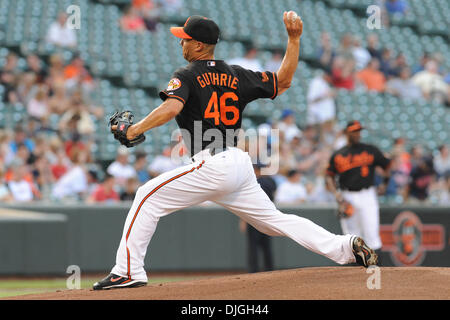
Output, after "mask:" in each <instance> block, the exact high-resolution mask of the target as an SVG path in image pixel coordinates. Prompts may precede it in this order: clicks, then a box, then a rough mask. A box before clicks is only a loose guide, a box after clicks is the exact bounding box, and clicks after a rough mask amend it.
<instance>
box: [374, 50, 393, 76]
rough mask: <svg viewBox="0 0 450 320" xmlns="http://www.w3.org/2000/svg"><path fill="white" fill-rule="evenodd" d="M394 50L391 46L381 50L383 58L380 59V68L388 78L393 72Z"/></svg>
mask: <svg viewBox="0 0 450 320" xmlns="http://www.w3.org/2000/svg"><path fill="white" fill-rule="evenodd" d="M391 54H392V51H391V49H389V48H384V49H383V50H382V51H381V59H380V60H378V62H379V65H378V69H379V70H380V71H381V72H382V73H383V74H384V77H385V78H388V77H389V75H390V74H391V73H392V70H393V66H394V61H393V59H392V56H391Z"/></svg>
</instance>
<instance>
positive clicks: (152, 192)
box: [125, 160, 205, 279]
mask: <svg viewBox="0 0 450 320" xmlns="http://www.w3.org/2000/svg"><path fill="white" fill-rule="evenodd" d="M204 163H205V160H203V161H202V162H201V163H200V165H198V166H196V167H193V168H192V169H190V170H188V171H185V172H182V173H180V174H178V175H176V176H175V177H172V178H170V179H169V180H166V181H164V182H163V183H161V184H160V185H158V186H157V187H156V188H154V189H153V190H152V191H150V192H149V193H148V194H147V195H146V196H145V197H144V199H142V201H141V202H140V203H139V206H138V208H137V209H136V213H135V214H134V216H133V220H131V223H130V226H129V227H128V232H127V235H126V237H125V247H126V249H127V275H128V278H130V279H131V272H130V271H131V267H130V260H131V259H130V249H128V246H127V245H126V243H127V241H128V238H129V237H130V233H131V229H132V228H133V225H134V222H135V221H136V218H137V216H138V214H139V211H140V210H141V207H142V205H143V204H144V202H145V201H146V200H147V199H148V198H149V197H150V196H151V195H152V194H154V193H155V192H156V191H158V190H159V189H161V188H162V187H163V186H165V185H166V184H168V183H169V182H171V181H174V180H176V179H178V178H180V177H182V176H184V175H186V174H188V173H191V172H193V171H194V170H195V169H200V168H201V167H202V165H203V164H204Z"/></svg>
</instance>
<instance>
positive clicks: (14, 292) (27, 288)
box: [0, 276, 202, 298]
mask: <svg viewBox="0 0 450 320" xmlns="http://www.w3.org/2000/svg"><path fill="white" fill-rule="evenodd" d="M198 278H202V277H199V276H185V277H159V278H149V280H148V283H149V284H150V283H165V282H174V281H183V280H192V279H198ZM66 280H67V279H66V278H53V279H0V298H6V297H13V296H19V295H24V294H36V293H44V292H51V291H56V290H67V285H66ZM98 280H99V278H98V277H96V278H94V277H82V278H81V283H80V284H81V289H91V288H92V284H94V282H96V281H98Z"/></svg>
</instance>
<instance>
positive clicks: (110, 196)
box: [87, 173, 120, 203]
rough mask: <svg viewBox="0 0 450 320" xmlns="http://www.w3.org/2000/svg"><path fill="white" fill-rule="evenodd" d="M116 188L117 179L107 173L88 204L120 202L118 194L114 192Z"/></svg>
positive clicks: (88, 200)
mask: <svg viewBox="0 0 450 320" xmlns="http://www.w3.org/2000/svg"><path fill="white" fill-rule="evenodd" d="M115 187H116V179H115V178H114V176H112V175H110V174H108V173H107V174H106V176H105V179H104V180H103V182H102V183H101V184H99V185H98V186H97V188H96V189H95V190H94V192H93V193H92V194H91V195H90V196H89V198H88V199H87V202H88V203H95V202H106V203H114V202H117V201H120V197H119V195H118V193H117V192H116V191H115V190H114V188H115Z"/></svg>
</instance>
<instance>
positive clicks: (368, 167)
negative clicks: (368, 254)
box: [326, 121, 390, 250]
mask: <svg viewBox="0 0 450 320" xmlns="http://www.w3.org/2000/svg"><path fill="white" fill-rule="evenodd" d="M362 129H363V127H362V126H361V124H360V123H359V122H358V121H350V122H349V123H348V124H347V126H346V128H345V134H346V136H347V145H346V146H344V147H343V148H341V149H339V150H337V151H336V152H334V153H333V155H332V156H331V158H330V162H329V166H328V169H327V178H326V180H327V187H328V189H329V190H330V191H331V192H332V193H333V194H334V195H335V197H336V200H337V201H338V203H341V202H342V201H347V202H348V203H350V205H351V206H352V207H353V208H352V209H353V210H350V211H349V212H348V214H346V215H344V216H342V217H341V219H340V222H341V227H342V231H343V233H344V234H346V233H351V234H355V235H358V236H361V237H363V238H364V239H365V241H366V242H367V245H368V246H370V247H371V248H372V249H374V250H379V249H380V248H381V246H382V243H381V238H380V213H379V206H378V199H377V191H376V188H375V187H374V182H375V167H377V166H379V167H381V168H383V169H384V170H385V174H386V175H387V171H388V167H389V164H390V160H389V159H388V158H386V157H385V156H384V155H383V153H382V152H381V151H380V150H379V149H378V148H377V147H375V146H372V145H369V144H364V143H361V142H360V140H361V130H362ZM387 179H388V178H387V177H386V178H385V182H386V181H387ZM336 183H337V184H336Z"/></svg>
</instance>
